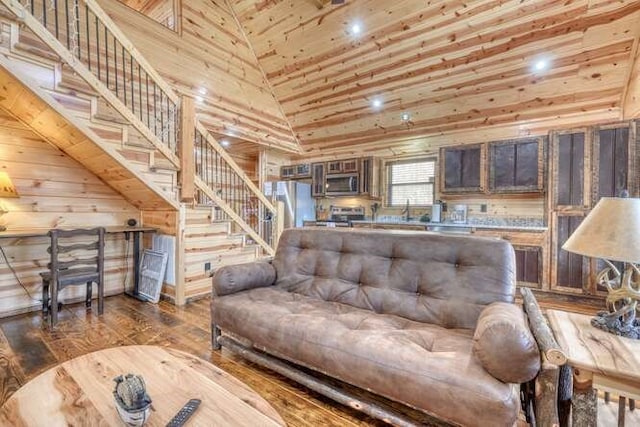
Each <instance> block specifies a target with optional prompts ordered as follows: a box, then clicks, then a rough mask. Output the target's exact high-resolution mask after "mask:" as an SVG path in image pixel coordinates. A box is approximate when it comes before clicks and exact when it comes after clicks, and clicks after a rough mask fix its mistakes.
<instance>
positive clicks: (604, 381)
mask: <svg viewBox="0 0 640 427" xmlns="http://www.w3.org/2000/svg"><path fill="white" fill-rule="evenodd" d="M547 316H548V317H549V323H550V324H551V329H552V330H553V333H554V335H555V336H556V339H557V340H558V344H559V345H560V346H561V347H562V348H563V350H564V351H565V353H566V355H567V359H568V363H569V365H570V366H571V367H572V368H573V397H572V398H571V412H572V421H573V425H574V426H581V427H582V426H593V427H596V425H597V420H598V417H597V408H598V405H597V403H598V402H597V394H596V390H601V391H603V392H605V393H613V394H616V395H619V396H620V402H619V408H618V425H619V426H621V425H624V414H625V403H626V399H625V398H628V399H636V400H640V340H632V339H629V338H622V337H619V336H617V335H614V334H610V333H608V332H605V331H602V330H600V329H597V328H594V327H593V326H591V316H585V315H583V314H576V313H568V312H565V311H558V310H548V311H547Z"/></svg>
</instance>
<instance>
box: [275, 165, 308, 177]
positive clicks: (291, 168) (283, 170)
mask: <svg viewBox="0 0 640 427" xmlns="http://www.w3.org/2000/svg"><path fill="white" fill-rule="evenodd" d="M280 178H281V179H298V178H311V165H310V164H309V163H301V164H299V165H288V166H281V167H280Z"/></svg>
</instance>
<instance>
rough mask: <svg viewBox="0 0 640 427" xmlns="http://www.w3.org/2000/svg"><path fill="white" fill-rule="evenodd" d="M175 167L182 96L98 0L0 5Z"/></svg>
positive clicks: (25, 0)
mask: <svg viewBox="0 0 640 427" xmlns="http://www.w3.org/2000/svg"><path fill="white" fill-rule="evenodd" d="M0 1H1V2H2V3H3V4H4V5H5V6H6V7H7V8H8V9H9V10H11V11H12V12H13V13H14V14H15V15H16V16H17V17H18V19H19V20H22V21H23V22H24V23H25V25H26V26H27V27H28V28H29V29H30V30H31V31H33V32H34V33H35V34H36V35H37V36H38V37H40V38H41V39H42V40H43V41H44V42H45V43H46V44H47V45H48V46H49V47H50V48H51V49H52V50H53V51H54V52H55V53H56V54H57V55H58V56H60V57H61V58H62V60H63V61H65V62H67V63H68V64H69V65H70V66H71V67H72V68H73V70H74V71H75V72H76V73H77V74H78V75H80V77H82V78H83V79H84V80H85V81H86V82H87V83H89V85H90V86H92V87H93V88H94V89H95V90H96V91H97V92H98V93H99V94H100V96H102V97H103V98H104V99H106V100H107V102H109V104H111V105H112V106H113V107H114V108H115V109H116V110H117V111H118V112H119V113H120V114H122V115H123V116H124V117H125V119H127V120H128V121H129V122H130V123H131V125H132V126H133V127H134V128H136V130H138V131H139V132H140V133H141V134H142V135H144V136H145V137H146V138H147V139H148V140H149V142H150V143H151V144H152V145H153V146H154V147H155V148H156V149H157V150H158V151H160V152H161V153H162V154H163V155H164V156H165V157H166V158H167V159H168V160H169V161H171V162H172V163H173V164H174V166H176V167H177V166H178V165H179V161H178V157H177V154H176V153H177V152H178V143H179V130H178V128H177V123H179V121H178V118H179V116H180V112H179V110H180V97H179V96H178V95H177V94H176V93H175V92H174V91H173V89H172V88H171V87H170V86H169V85H168V84H167V83H166V82H164V80H163V79H162V78H161V77H160V75H158V73H157V72H156V71H155V70H154V69H153V67H151V65H149V63H148V62H146V61H145V60H144V58H143V57H142V55H141V54H140V52H138V51H137V50H136V48H135V47H133V44H132V43H131V42H130V41H129V40H128V39H127V38H126V37H125V36H124V34H122V32H121V31H120V30H119V29H118V27H117V26H116V25H115V24H114V23H113V21H112V20H111V18H110V17H109V16H108V15H107V14H106V12H104V10H102V8H101V7H100V6H99V5H98V4H97V3H96V2H95V0H0Z"/></svg>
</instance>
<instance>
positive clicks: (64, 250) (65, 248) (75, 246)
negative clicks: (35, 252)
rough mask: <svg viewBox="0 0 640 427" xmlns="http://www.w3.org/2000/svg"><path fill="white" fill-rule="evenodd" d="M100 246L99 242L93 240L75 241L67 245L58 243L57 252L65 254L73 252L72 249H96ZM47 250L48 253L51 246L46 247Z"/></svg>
mask: <svg viewBox="0 0 640 427" xmlns="http://www.w3.org/2000/svg"><path fill="white" fill-rule="evenodd" d="M99 247H100V243H99V242H94V243H76V244H73V245H68V246H62V245H60V244H59V245H58V253H59V254H66V253H69V252H73V251H97V250H98V249H99ZM47 252H48V253H49V254H50V253H51V248H50V247H49V248H47Z"/></svg>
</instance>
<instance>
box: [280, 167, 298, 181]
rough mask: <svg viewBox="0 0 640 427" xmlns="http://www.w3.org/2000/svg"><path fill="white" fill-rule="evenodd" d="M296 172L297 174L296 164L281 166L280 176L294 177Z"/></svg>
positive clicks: (285, 177)
mask: <svg viewBox="0 0 640 427" xmlns="http://www.w3.org/2000/svg"><path fill="white" fill-rule="evenodd" d="M295 174H296V168H295V166H282V167H280V178H283V179H288V178H293V177H294V176H295Z"/></svg>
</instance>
